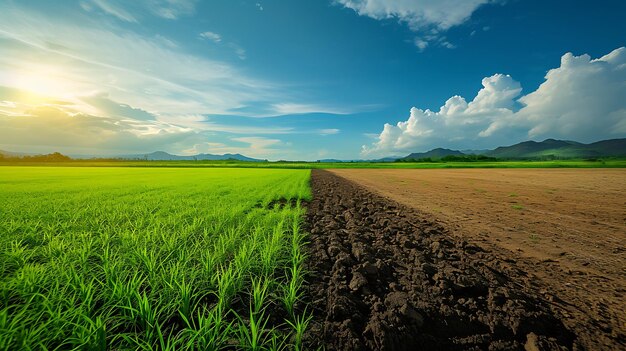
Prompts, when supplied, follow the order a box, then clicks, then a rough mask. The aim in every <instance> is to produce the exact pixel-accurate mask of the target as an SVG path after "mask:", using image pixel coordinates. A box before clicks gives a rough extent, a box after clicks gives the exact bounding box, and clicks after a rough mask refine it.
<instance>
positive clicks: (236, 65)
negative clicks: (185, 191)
mask: <svg viewBox="0 0 626 351" xmlns="http://www.w3.org/2000/svg"><path fill="white" fill-rule="evenodd" d="M624 13H626V3H624V2H622V1H595V2H586V1H585V2H583V1H549V2H546V1H532V0H528V1H524V0H517V1H516V0H509V1H488V0H442V1H436V2H435V1H427V0H395V1H391V0H328V1H327V0H317V1H310V0H293V1H264V0H259V1H244V0H230V1H226V0H222V1H218V0H212V1H200V0H198V1H195V0H137V1H133V2H130V1H123V0H79V1H70V0H68V1H62V2H50V1H44V0H31V1H13V0H3V1H2V2H1V3H0V149H4V150H13V151H29V152H51V151H61V152H64V153H68V154H98V155H115V154H128V153H146V152H151V151H155V150H164V151H167V152H170V153H174V154H194V153H200V152H205V153H218V154H221V153H226V152H238V153H243V154H245V155H248V156H251V157H261V158H268V159H272V160H277V159H302V160H316V159H320V158H340V159H354V158H377V157H383V156H391V155H405V154H408V153H410V152H418V151H426V150H429V149H432V148H435V147H449V148H458V149H483V148H492V147H496V146H500V145H507V144H512V143H515V142H519V141H523V140H527V139H534V140H542V139H545V138H550V137H553V138H562V139H573V140H578V141H583V142H591V141H596V140H600V139H608V138H618V137H625V136H626V102H625V101H626V99H624V97H626V49H624V48H623V47H624V45H626V43H625V42H624V38H626V22H625V21H623V14H624Z"/></svg>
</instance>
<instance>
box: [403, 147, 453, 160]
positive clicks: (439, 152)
mask: <svg viewBox="0 0 626 351" xmlns="http://www.w3.org/2000/svg"><path fill="white" fill-rule="evenodd" d="M462 155H464V153H462V152H461V151H458V150H450V149H443V148H436V149H432V150H430V151H427V152H414V153H412V154H410V155H408V156H405V157H402V158H401V159H403V160H408V159H412V160H419V159H422V158H431V159H440V158H444V157H446V156H462Z"/></svg>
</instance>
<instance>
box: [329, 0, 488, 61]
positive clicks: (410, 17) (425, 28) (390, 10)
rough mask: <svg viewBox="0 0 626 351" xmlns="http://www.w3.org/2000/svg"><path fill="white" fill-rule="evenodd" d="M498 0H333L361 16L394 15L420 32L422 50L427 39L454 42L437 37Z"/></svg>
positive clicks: (382, 16)
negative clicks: (485, 5)
mask: <svg viewBox="0 0 626 351" xmlns="http://www.w3.org/2000/svg"><path fill="white" fill-rule="evenodd" d="M495 1H497V0H336V2H337V3H339V4H341V5H343V6H345V7H347V8H350V9H352V10H354V11H355V12H357V13H358V14H359V15H361V16H368V17H371V18H374V19H377V20H382V19H397V20H399V21H400V22H404V23H406V24H407V25H408V26H409V28H410V29H411V30H413V31H414V32H417V33H420V35H418V38H416V39H415V41H414V43H415V45H416V46H417V47H418V48H419V49H420V50H424V49H425V48H426V47H427V46H428V43H431V42H432V43H438V44H439V45H441V46H443V47H447V48H453V47H454V45H453V44H451V43H449V42H447V41H445V40H440V39H441V37H442V35H441V33H443V32H445V31H446V30H448V29H450V28H452V27H454V26H458V25H460V24H463V23H464V22H466V21H467V20H468V19H469V18H470V17H471V16H472V13H474V11H476V9H477V8H479V7H480V6H481V5H484V4H487V3H491V2H495Z"/></svg>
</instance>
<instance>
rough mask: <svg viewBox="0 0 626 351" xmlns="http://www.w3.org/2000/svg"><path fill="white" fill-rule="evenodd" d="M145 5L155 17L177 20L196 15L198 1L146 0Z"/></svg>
mask: <svg viewBox="0 0 626 351" xmlns="http://www.w3.org/2000/svg"><path fill="white" fill-rule="evenodd" d="M144 3H145V6H146V7H147V8H148V9H150V11H152V13H154V14H155V15H157V16H159V17H163V18H166V19H170V20H175V19H178V18H179V17H182V16H188V15H192V14H194V13H195V11H196V3H197V0H144Z"/></svg>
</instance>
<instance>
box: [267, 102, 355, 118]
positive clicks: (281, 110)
mask: <svg viewBox="0 0 626 351" xmlns="http://www.w3.org/2000/svg"><path fill="white" fill-rule="evenodd" d="M272 109H273V111H274V113H275V115H298V114H306V113H329V114H334V115H346V114H350V113H352V112H351V111H348V110H346V109H343V108H338V107H332V106H321V105H313V104H297V103H280V104H273V105H272Z"/></svg>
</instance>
